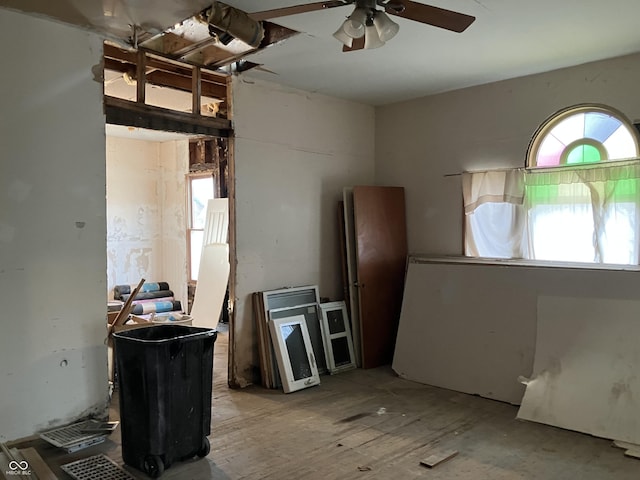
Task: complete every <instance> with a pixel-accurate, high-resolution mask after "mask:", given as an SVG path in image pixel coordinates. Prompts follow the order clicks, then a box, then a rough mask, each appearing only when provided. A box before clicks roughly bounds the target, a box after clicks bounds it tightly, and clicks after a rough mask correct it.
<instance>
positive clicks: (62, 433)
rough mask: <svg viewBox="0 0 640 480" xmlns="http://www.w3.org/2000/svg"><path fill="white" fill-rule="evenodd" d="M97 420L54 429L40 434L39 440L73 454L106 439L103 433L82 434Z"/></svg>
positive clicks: (96, 422)
mask: <svg viewBox="0 0 640 480" xmlns="http://www.w3.org/2000/svg"><path fill="white" fill-rule="evenodd" d="M99 423H100V422H98V421H97V420H86V421H84V422H79V423H74V424H72V425H67V426H66V427H60V428H55V429H53V430H49V431H48V432H44V433H41V434H40V438H42V439H43V440H46V441H47V442H49V443H50V444H52V445H55V446H56V447H60V448H65V449H67V451H69V452H74V451H77V450H80V449H82V448H85V447H88V446H89V445H94V444H96V443H101V442H103V441H104V440H105V438H107V436H106V435H105V434H104V433H96V432H91V433H87V432H83V430H84V429H86V428H88V427H91V426H95V425H96V424H99Z"/></svg>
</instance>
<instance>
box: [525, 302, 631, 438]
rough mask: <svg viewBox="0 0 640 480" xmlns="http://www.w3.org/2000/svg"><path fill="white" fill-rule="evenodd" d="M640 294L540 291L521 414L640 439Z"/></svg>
mask: <svg viewBox="0 0 640 480" xmlns="http://www.w3.org/2000/svg"><path fill="white" fill-rule="evenodd" d="M638 319H640V301H637V300H610V299H601V298H564V297H550V296H541V297H540V298H538V322H537V323H538V326H537V340H536V351H535V359H534V364H533V375H532V377H531V379H530V381H529V382H528V383H527V388H526V391H525V394H524V398H523V400H522V406H521V407H520V410H519V411H518V418H520V419H524V420H532V421H534V422H540V423H546V424H548V425H553V426H556V427H562V428H567V429H570V430H576V431H579V432H584V433H589V434H591V435H595V436H597V437H603V438H610V439H613V440H622V441H625V442H630V443H634V444H636V445H637V444H640V419H639V418H638V408H639V407H640V404H639V403H638V402H639V401H640V400H639V399H640V380H638V376H637V373H638V371H639V370H640V356H639V355H638V338H640V322H639V321H638Z"/></svg>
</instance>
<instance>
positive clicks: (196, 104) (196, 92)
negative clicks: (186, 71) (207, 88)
mask: <svg viewBox="0 0 640 480" xmlns="http://www.w3.org/2000/svg"><path fill="white" fill-rule="evenodd" d="M192 75H193V76H192V77H191V96H192V102H191V103H192V105H191V113H192V114H194V115H200V113H201V112H200V107H201V97H202V76H201V74H200V68H199V67H193V72H192Z"/></svg>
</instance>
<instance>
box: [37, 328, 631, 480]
mask: <svg viewBox="0 0 640 480" xmlns="http://www.w3.org/2000/svg"><path fill="white" fill-rule="evenodd" d="M226 340H227V338H226V334H225V333H222V332H221V333H220V334H219V336H218V340H217V342H216V344H215V361H214V363H215V368H214V370H215V371H214V387H213V388H214V393H213V402H212V424H211V427H212V432H211V436H210V440H211V453H210V454H209V455H208V457H206V458H205V459H201V460H193V461H187V462H182V463H176V464H174V465H172V466H171V468H169V469H168V470H166V471H165V473H164V475H163V476H162V478H163V479H166V480H170V479H180V480H183V479H184V480H204V479H216V480H223V479H233V480H236V479H269V480H286V479H291V480H299V479H322V480H330V479H345V480H349V479H354V480H355V479H357V480H373V479H376V480H383V479H384V480H388V479H393V480H396V479H397V480H407V479H414V478H424V479H446V480H452V479H461V480H484V479H490V480H499V479H510V480H511V479H544V480H559V479H567V480H576V479H578V480H608V479H612V480H613V479H615V480H626V479H629V480H631V479H633V480H637V479H638V478H640V463H639V461H638V460H636V459H632V458H628V457H625V456H624V454H623V451H622V450H619V449H617V448H613V447H612V446H611V442H610V441H608V440H603V439H597V438H594V437H590V436H588V435H583V434H579V433H575V432H569V431H566V430H562V429H558V428H553V427H548V426H544V425H539V424H535V423H528V422H521V421H518V420H515V416H516V413H517V407H514V406H511V405H507V404H504V403H500V402H495V401H491V400H486V399H482V398H479V397H474V396H470V395H465V394H460V393H456V392H452V391H448V390H443V389H439V388H433V387H428V386H424V385H419V384H416V383H412V382H409V381H405V380H401V379H399V378H397V377H396V376H395V375H394V373H393V372H392V370H391V369H390V368H377V369H373V370H353V371H350V372H346V373H342V374H340V375H335V376H322V377H321V380H322V384H321V385H319V386H316V387H312V388H310V389H307V390H303V391H299V392H295V393H292V394H289V395H285V394H283V393H282V392H279V391H270V390H265V389H263V388H260V387H249V388H246V389H243V390H230V389H229V388H228V387H227V384H226V366H227V342H226ZM115 403H117V402H115ZM578 407H579V406H578ZM111 416H112V419H117V418H118V412H117V405H114V406H113V408H112V410H111ZM28 446H36V448H37V449H38V451H39V452H40V454H41V455H42V456H43V457H44V458H45V460H46V461H47V462H48V463H49V465H50V466H51V468H52V469H53V470H54V472H55V473H56V474H57V475H58V476H59V478H60V479H63V478H69V477H67V476H66V475H65V474H64V472H62V471H61V470H60V468H59V465H60V464H64V463H67V462H70V461H73V460H76V459H80V458H84V457H88V456H90V455H95V454H97V453H105V454H107V455H108V456H109V457H110V458H112V459H113V460H115V461H116V462H118V463H120V464H122V458H121V451H120V444H119V430H117V431H116V432H115V433H114V434H112V435H111V437H110V438H109V440H108V441H107V442H106V443H104V444H101V445H97V446H94V447H90V448H87V449H85V450H82V451H80V452H76V453H75V454H63V453H60V451H59V450H57V449H55V448H53V447H51V446H48V444H46V443H44V442H43V441H40V440H37V441H33V442H30V444H29V445H28ZM450 449H453V450H457V451H458V452H459V454H458V455H457V456H455V457H454V458H452V459H450V460H448V461H446V462H444V463H441V464H439V465H437V466H435V467H434V468H432V469H428V468H426V467H424V466H421V465H420V461H421V460H423V459H425V458H427V457H429V456H431V455H432V454H437V453H439V452H442V451H446V450H450ZM126 469H127V470H128V471H129V472H131V473H132V474H134V475H135V476H136V477H138V478H141V479H142V478H147V477H146V475H144V474H143V473H141V472H139V471H137V470H135V469H132V468H130V467H126Z"/></svg>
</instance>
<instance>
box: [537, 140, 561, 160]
mask: <svg viewBox="0 0 640 480" xmlns="http://www.w3.org/2000/svg"><path fill="white" fill-rule="evenodd" d="M564 147H565V145H564V143H562V142H560V140H558V139H557V138H556V137H554V136H553V135H547V137H546V138H545V139H544V140H543V141H542V143H541V144H540V148H539V149H538V157H537V161H536V164H537V166H538V167H554V166H558V165H560V155H561V154H562V151H563V150H564Z"/></svg>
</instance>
